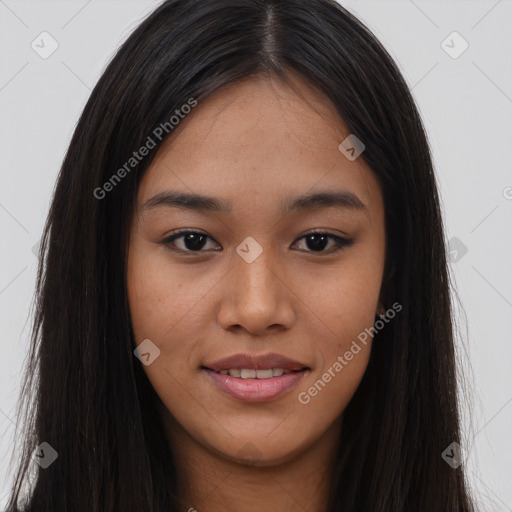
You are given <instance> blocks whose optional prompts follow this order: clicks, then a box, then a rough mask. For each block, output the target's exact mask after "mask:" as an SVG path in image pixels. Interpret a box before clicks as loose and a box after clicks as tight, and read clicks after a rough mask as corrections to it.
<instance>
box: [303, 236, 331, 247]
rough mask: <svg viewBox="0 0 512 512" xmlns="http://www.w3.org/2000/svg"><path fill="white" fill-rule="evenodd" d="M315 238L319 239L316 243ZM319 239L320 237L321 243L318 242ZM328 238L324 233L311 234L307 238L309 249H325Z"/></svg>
mask: <svg viewBox="0 0 512 512" xmlns="http://www.w3.org/2000/svg"><path fill="white" fill-rule="evenodd" d="M315 239H317V242H316V243H315ZM318 239H320V240H321V241H320V243H318ZM327 242H328V239H327V237H326V236H324V235H309V236H308V237H307V238H306V243H307V245H308V249H311V250H313V251H322V250H323V249H325V246H326V245H327Z"/></svg>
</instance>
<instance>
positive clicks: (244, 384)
mask: <svg viewBox="0 0 512 512" xmlns="http://www.w3.org/2000/svg"><path fill="white" fill-rule="evenodd" d="M306 371H307V370H302V371H300V372H290V373H284V374H283V375H281V376H279V377H271V378H270V379H241V378H237V377H231V376H230V375H224V374H222V373H217V372H214V371H213V370H208V369H205V372H206V374H207V375H208V376H209V377H210V379H211V380H212V381H213V383H214V384H216V385H217V386H218V387H219V388H220V389H221V390H222V391H224V392H225V393H227V394H228V395H230V396H232V397H233V398H236V399H238V400H241V401H242V402H267V401H269V400H274V399H276V398H278V397H280V396H282V395H284V394H285V393H286V392H287V391H290V389H292V388H293V387H294V386H296V385H297V384H298V382H299V381H300V379H302V377H303V376H304V375H305V374H306Z"/></svg>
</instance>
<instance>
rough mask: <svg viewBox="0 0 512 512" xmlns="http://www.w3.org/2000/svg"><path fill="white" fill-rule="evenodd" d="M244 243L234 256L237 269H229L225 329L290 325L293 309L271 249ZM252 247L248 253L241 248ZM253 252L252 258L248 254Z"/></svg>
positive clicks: (223, 311)
mask: <svg viewBox="0 0 512 512" xmlns="http://www.w3.org/2000/svg"><path fill="white" fill-rule="evenodd" d="M251 243H253V242H251V241H249V242H248V245H245V244H244V242H243V243H242V244H240V246H239V247H238V249H237V254H235V255H234V261H233V268H232V270H231V272H229V274H228V275H229V293H228V294H226V295H225V296H224V298H223V305H222V307H221V313H220V315H219V321H220V322H221V323H222V324H223V326H224V328H228V327H229V326H233V325H239V326H242V327H244V328H246V329H247V330H248V331H252V332H258V331H263V330H264V329H266V328H267V327H270V326H272V325H275V324H281V326H282V325H287V326H289V323H290V322H291V320H292V316H293V314H292V308H291V304H290V302H289V300H288V299H289V297H288V294H287V292H286V287H283V283H282V279H283V278H282V277H278V276H277V275H278V274H279V268H278V266H276V258H275V257H274V255H273V254H272V253H271V249H270V248H268V246H267V247H265V248H264V247H262V246H261V245H259V244H258V245H259V246H260V247H261V249H260V250H259V254H258V255H257V257H256V258H254V259H253V257H254V255H255V253H254V250H255V249H257V247H256V246H255V244H254V243H253V245H252V246H251ZM243 249H246V250H247V249H248V251H246V252H245V253H244V252H243V251H241V250H243ZM251 251H253V253H252V256H251V257H247V255H249V254H250V252H251ZM276 274H277V275H276Z"/></svg>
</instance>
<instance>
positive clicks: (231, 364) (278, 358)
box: [203, 353, 309, 372]
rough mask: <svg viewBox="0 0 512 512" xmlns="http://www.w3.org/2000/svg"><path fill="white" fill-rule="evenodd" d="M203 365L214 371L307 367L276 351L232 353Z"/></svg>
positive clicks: (296, 368)
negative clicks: (268, 352)
mask: <svg viewBox="0 0 512 512" xmlns="http://www.w3.org/2000/svg"><path fill="white" fill-rule="evenodd" d="M203 367H204V368H206V369H208V370H213V371H215V372H220V371H221V370H229V369H231V368H247V369H250V370H266V369H267V368H282V369H283V370H290V371H295V370H303V369H309V368H308V367H307V365H305V364H304V363H301V362H300V361H294V360H293V359H290V358H288V357H285V356H282V355H280V354H276V353H270V354H263V355H260V356H257V355H254V354H234V355H232V356H229V357H225V358H223V359H219V360H218V361H215V362H212V363H206V364H204V365H203Z"/></svg>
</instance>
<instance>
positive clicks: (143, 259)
mask: <svg viewBox="0 0 512 512" xmlns="http://www.w3.org/2000/svg"><path fill="white" fill-rule="evenodd" d="M127 279H128V281H127V288H128V300H129V303H130V310H131V315H132V324H133V329H134V333H135V338H136V340H137V342H140V341H141V340H142V339H145V338H149V339H152V340H155V342H157V343H158V342H159V341H160V343H161V342H162V341H163V340H164V339H165V338H166V335H170V333H171V332H172V331H173V330H176V331H179V329H180V328H181V324H183V323H186V322H189V321H190V318H189V317H190V315H192V316H193V315H194V314H196V313H195V312H194V306H195V305H196V304H198V303H199V301H200V298H201V296H202V295H204V293H205V291H204V290H203V288H205V286H206V285H207V283H205V285H204V286H203V285H201V284H200V283H199V282H198V280H193V281H190V279H189V278H188V277H187V274H186V273H184V272H176V271H173V269H172V267H171V266H170V265H169V263H168V260H167V259H166V255H165V254H162V253H160V254H156V253H155V252H153V253H152V254H150V253H149V252H148V251H145V250H144V248H140V247H137V246H135V247H134V248H133V249H132V250H131V251H130V255H129V259H128V272H127Z"/></svg>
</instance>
